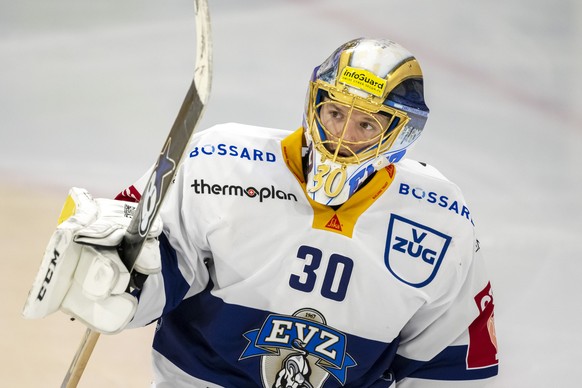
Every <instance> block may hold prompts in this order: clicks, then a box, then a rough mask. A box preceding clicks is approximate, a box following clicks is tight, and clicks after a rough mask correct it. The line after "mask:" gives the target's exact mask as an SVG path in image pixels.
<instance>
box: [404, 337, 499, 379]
mask: <svg viewBox="0 0 582 388" xmlns="http://www.w3.org/2000/svg"><path fill="white" fill-rule="evenodd" d="M466 358H467V346H466V345H463V346H449V347H448V348H446V349H445V350H443V351H442V352H440V353H439V354H438V355H437V356H436V357H434V358H433V359H432V360H430V361H427V362H423V361H416V360H411V359H409V358H406V357H402V356H400V355H397V356H396V359H395V360H394V370H395V371H396V380H397V381H400V380H402V379H403V378H405V377H413V378H419V379H429V380H478V379H486V378H489V377H493V376H495V375H497V372H498V366H497V365H493V366H490V367H486V368H479V369H467V367H466V365H467V364H466Z"/></svg>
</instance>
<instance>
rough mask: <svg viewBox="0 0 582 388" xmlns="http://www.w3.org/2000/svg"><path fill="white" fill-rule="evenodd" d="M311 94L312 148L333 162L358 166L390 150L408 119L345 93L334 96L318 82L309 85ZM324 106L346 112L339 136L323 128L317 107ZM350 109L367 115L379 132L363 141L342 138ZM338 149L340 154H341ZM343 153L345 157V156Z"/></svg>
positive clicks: (391, 110)
mask: <svg viewBox="0 0 582 388" xmlns="http://www.w3.org/2000/svg"><path fill="white" fill-rule="evenodd" d="M311 94H312V96H313V97H312V101H314V106H313V110H312V116H313V117H312V119H311V120H310V122H311V126H310V127H311V136H312V139H313V141H314V146H315V148H316V149H317V150H318V151H319V152H320V153H321V154H322V155H323V157H324V158H329V159H331V160H332V161H333V162H338V163H342V164H360V163H362V162H364V161H366V160H369V159H372V158H377V157H378V156H380V154H382V153H383V152H385V151H386V150H388V149H389V148H390V146H391V145H392V143H393V142H394V140H395V139H396V137H397V136H398V134H399V133H400V130H401V129H402V128H403V127H404V125H406V123H407V122H408V121H409V117H408V116H407V115H406V114H404V113H403V112H401V111H399V110H397V109H394V108H392V107H389V106H387V105H378V104H376V105H373V104H372V103H371V102H370V101H369V100H366V99H364V98H362V97H359V96H355V95H350V94H348V93H345V92H344V93H341V94H339V95H338V91H337V90H334V88H331V87H329V86H328V85H326V84H324V83H323V82H321V81H316V82H312V83H311ZM327 104H334V105H335V106H338V105H339V106H342V107H344V108H345V110H346V111H347V112H348V114H347V115H346V117H344V118H343V121H344V124H343V128H342V131H341V133H340V134H339V135H338V134H334V133H333V132H332V131H331V130H330V128H327V127H326V125H325V123H324V122H323V120H322V118H321V113H320V112H321V108H322V107H323V106H324V105H327ZM354 110H357V111H359V112H361V113H363V114H365V115H367V116H368V117H369V121H371V122H375V124H376V126H377V127H378V128H381V130H380V131H377V133H375V134H373V136H371V137H369V138H366V139H361V140H349V139H347V138H346V136H345V135H346V131H347V129H348V123H349V121H350V120H351V116H352V112H353V111H354ZM378 113H379V114H381V115H383V116H385V117H386V118H387V120H388V121H387V123H381V122H380V121H379V119H378V118H377V117H376V114H378ZM340 150H341V151H343V154H341V155H340ZM346 153H348V155H345V154H346Z"/></svg>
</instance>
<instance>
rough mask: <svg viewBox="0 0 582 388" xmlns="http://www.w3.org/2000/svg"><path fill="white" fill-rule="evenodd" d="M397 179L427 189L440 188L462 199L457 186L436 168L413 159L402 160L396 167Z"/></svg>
mask: <svg viewBox="0 0 582 388" xmlns="http://www.w3.org/2000/svg"><path fill="white" fill-rule="evenodd" d="M396 171H397V177H398V175H399V176H400V180H405V181H407V180H408V181H411V182H414V183H416V184H419V183H421V184H423V185H425V186H426V187H427V189H428V188H440V189H442V190H446V191H448V192H450V193H451V194H452V193H456V194H457V195H459V196H461V197H462V192H461V189H460V188H459V186H457V184H455V183H454V182H452V181H451V180H449V179H448V178H447V177H446V176H445V175H443V174H442V173H441V172H440V171H439V170H438V169H437V168H436V167H434V166H432V165H430V164H428V163H424V162H419V161H417V160H413V159H404V160H402V161H400V162H398V164H397V165H396Z"/></svg>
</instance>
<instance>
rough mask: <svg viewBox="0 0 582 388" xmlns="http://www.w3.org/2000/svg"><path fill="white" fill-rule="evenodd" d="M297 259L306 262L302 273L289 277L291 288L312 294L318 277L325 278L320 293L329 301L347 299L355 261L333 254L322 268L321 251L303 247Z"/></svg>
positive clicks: (298, 252)
mask: <svg viewBox="0 0 582 388" xmlns="http://www.w3.org/2000/svg"><path fill="white" fill-rule="evenodd" d="M297 258H298V259H301V260H304V261H305V263H304V265H303V269H302V272H301V273H299V274H292V275H291V276H290V277H289V286H291V288H294V289H296V290H299V291H303V292H312V291H313V290H314V289H315V285H316V280H317V277H318V276H323V283H322V284H321V289H320V290H319V292H320V293H321V296H323V297H324V298H327V299H331V300H335V301H338V302H341V301H342V300H344V299H345V297H346V293H347V291H348V285H349V283H350V278H351V276H352V270H353V268H354V261H353V260H352V259H350V258H349V257H346V256H342V255H339V254H337V253H334V254H332V255H331V256H330V257H329V259H328V260H327V267H326V268H321V269H320V266H321V263H322V258H323V253H322V252H321V250H320V249H317V248H314V247H310V246H307V245H302V246H300V247H299V249H298V251H297Z"/></svg>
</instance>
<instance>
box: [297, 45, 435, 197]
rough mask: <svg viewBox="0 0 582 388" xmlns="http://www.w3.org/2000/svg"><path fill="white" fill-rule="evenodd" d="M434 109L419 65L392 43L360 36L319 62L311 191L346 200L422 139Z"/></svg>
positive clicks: (310, 103)
mask: <svg viewBox="0 0 582 388" xmlns="http://www.w3.org/2000/svg"><path fill="white" fill-rule="evenodd" d="M428 113H429V109H428V107H427V106H426V104H425V101H424V94H423V77H422V71H421V69H420V65H419V64H418V62H417V60H416V59H415V58H414V56H413V55H412V54H411V53H410V52H408V51H407V50H406V49H405V48H403V47H402V46H400V45H398V44H397V43H394V42H392V41H390V40H380V39H364V38H360V39H355V40H352V41H350V42H347V43H345V44H344V45H342V46H341V47H339V48H338V49H337V50H335V51H334V53H333V54H332V55H331V56H330V57H329V58H327V59H326V60H325V61H324V62H323V63H322V64H321V65H320V66H318V67H316V68H315V69H314V71H313V74H312V76H311V80H310V83H309V91H308V94H307V100H306V108H305V115H304V123H303V126H304V129H305V138H306V141H307V146H308V150H309V155H308V157H309V171H308V173H307V192H308V194H309V195H310V196H311V198H312V199H313V200H315V201H317V202H319V203H322V204H325V205H340V204H342V203H344V202H345V201H347V200H348V198H350V196H352V195H353V193H354V192H355V191H356V190H357V188H358V187H359V186H360V185H361V184H362V183H363V182H364V181H365V180H366V178H367V177H369V176H370V175H371V174H372V173H373V172H374V171H376V170H378V169H380V168H383V167H386V166H387V165H389V164H390V163H396V162H398V161H399V160H401V159H402V157H403V156H404V154H405V153H406V151H407V150H408V149H409V148H410V147H411V145H412V144H413V143H414V142H415V141H416V140H417V139H418V137H419V136H420V134H421V132H422V130H423V128H424V125H425V123H426V120H427V117H428Z"/></svg>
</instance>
